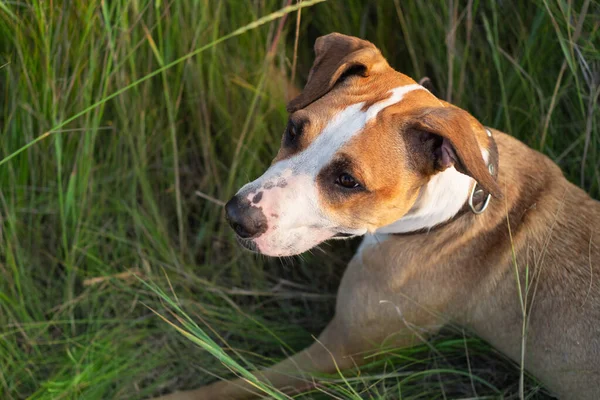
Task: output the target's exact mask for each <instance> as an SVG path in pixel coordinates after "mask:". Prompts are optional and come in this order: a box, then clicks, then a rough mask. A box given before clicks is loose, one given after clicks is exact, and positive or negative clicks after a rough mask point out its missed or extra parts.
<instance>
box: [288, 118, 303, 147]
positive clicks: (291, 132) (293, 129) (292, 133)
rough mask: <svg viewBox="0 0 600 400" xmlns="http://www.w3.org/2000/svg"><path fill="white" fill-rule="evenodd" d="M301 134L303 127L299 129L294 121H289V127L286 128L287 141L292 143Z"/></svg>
mask: <svg viewBox="0 0 600 400" xmlns="http://www.w3.org/2000/svg"><path fill="white" fill-rule="evenodd" d="M301 133H302V129H301V127H298V126H297V125H296V124H295V123H294V122H293V121H292V120H289V121H288V124H287V127H286V128H285V135H286V139H287V140H288V141H290V142H292V141H294V140H295V139H296V137H297V136H299V135H300V134H301Z"/></svg>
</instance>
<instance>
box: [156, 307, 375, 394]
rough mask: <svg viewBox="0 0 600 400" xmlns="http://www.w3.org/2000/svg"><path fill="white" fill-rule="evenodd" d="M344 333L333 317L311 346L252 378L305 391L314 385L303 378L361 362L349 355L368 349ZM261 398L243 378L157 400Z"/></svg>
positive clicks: (260, 392)
mask: <svg viewBox="0 0 600 400" xmlns="http://www.w3.org/2000/svg"><path fill="white" fill-rule="evenodd" d="M347 333H348V331H347V327H345V326H342V324H341V323H340V322H339V321H338V320H336V319H335V318H334V320H333V321H332V322H330V323H329V325H328V326H327V327H326V328H325V330H324V331H323V332H322V333H321V335H319V338H318V340H317V341H316V342H315V343H313V344H312V345H311V346H309V347H308V348H306V349H304V350H302V351H301V352H299V353H297V354H295V355H293V356H292V357H290V358H288V359H286V360H283V361H282V362H280V363H278V364H276V365H274V366H272V367H269V368H267V369H264V370H262V371H259V372H256V373H255V374H254V375H255V376H256V377H257V378H258V379H259V380H261V381H262V382H267V383H268V384H270V385H271V386H273V387H275V388H277V389H279V390H281V391H284V392H287V393H298V392H302V391H305V390H308V389H310V388H311V387H313V386H314V384H313V382H312V381H311V380H310V378H309V377H303V375H304V374H313V373H317V374H319V373H322V374H330V373H335V372H336V371H338V370H339V371H344V370H347V369H350V368H352V367H353V366H355V365H359V364H361V363H362V361H363V357H360V356H359V357H356V358H352V357H351V356H350V354H356V353H358V352H361V351H366V350H368V348H367V349H364V348H361V347H362V345H361V344H359V343H353V342H352V339H350V338H349V337H348V336H347ZM264 395H265V393H263V392H262V391H260V390H259V389H257V388H256V387H255V386H254V385H252V384H251V383H249V382H248V381H246V380H245V379H234V380H231V381H222V382H217V383H213V384H211V385H208V386H205V387H202V388H200V389H197V390H191V391H187V392H177V393H173V394H171V395H168V396H165V397H161V398H160V400H204V399H206V400H213V399H214V400H219V399H228V400H229V399H235V400H240V399H249V398H256V397H260V396H264Z"/></svg>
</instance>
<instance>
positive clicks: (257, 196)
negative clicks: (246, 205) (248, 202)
mask: <svg viewBox="0 0 600 400" xmlns="http://www.w3.org/2000/svg"><path fill="white" fill-rule="evenodd" d="M262 197H263V192H258V193H256V194H255V195H254V197H253V198H252V203H254V204H257V203H258V202H260V201H261V200H262Z"/></svg>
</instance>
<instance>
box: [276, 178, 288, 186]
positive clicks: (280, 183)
mask: <svg viewBox="0 0 600 400" xmlns="http://www.w3.org/2000/svg"><path fill="white" fill-rule="evenodd" d="M286 186H287V181H286V180H285V178H280V179H279V180H278V181H277V187H280V188H284V187H286Z"/></svg>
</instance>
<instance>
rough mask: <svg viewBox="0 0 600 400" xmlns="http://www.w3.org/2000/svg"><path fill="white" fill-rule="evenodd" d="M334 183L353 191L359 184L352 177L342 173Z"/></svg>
mask: <svg viewBox="0 0 600 400" xmlns="http://www.w3.org/2000/svg"><path fill="white" fill-rule="evenodd" d="M335 183H336V184H338V185H340V186H342V187H345V188H346V189H355V188H357V187H359V186H360V184H359V183H358V182H357V181H356V179H354V177H353V176H352V175H350V174H346V173H343V174H341V175H340V176H338V178H337V179H336V180H335Z"/></svg>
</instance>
